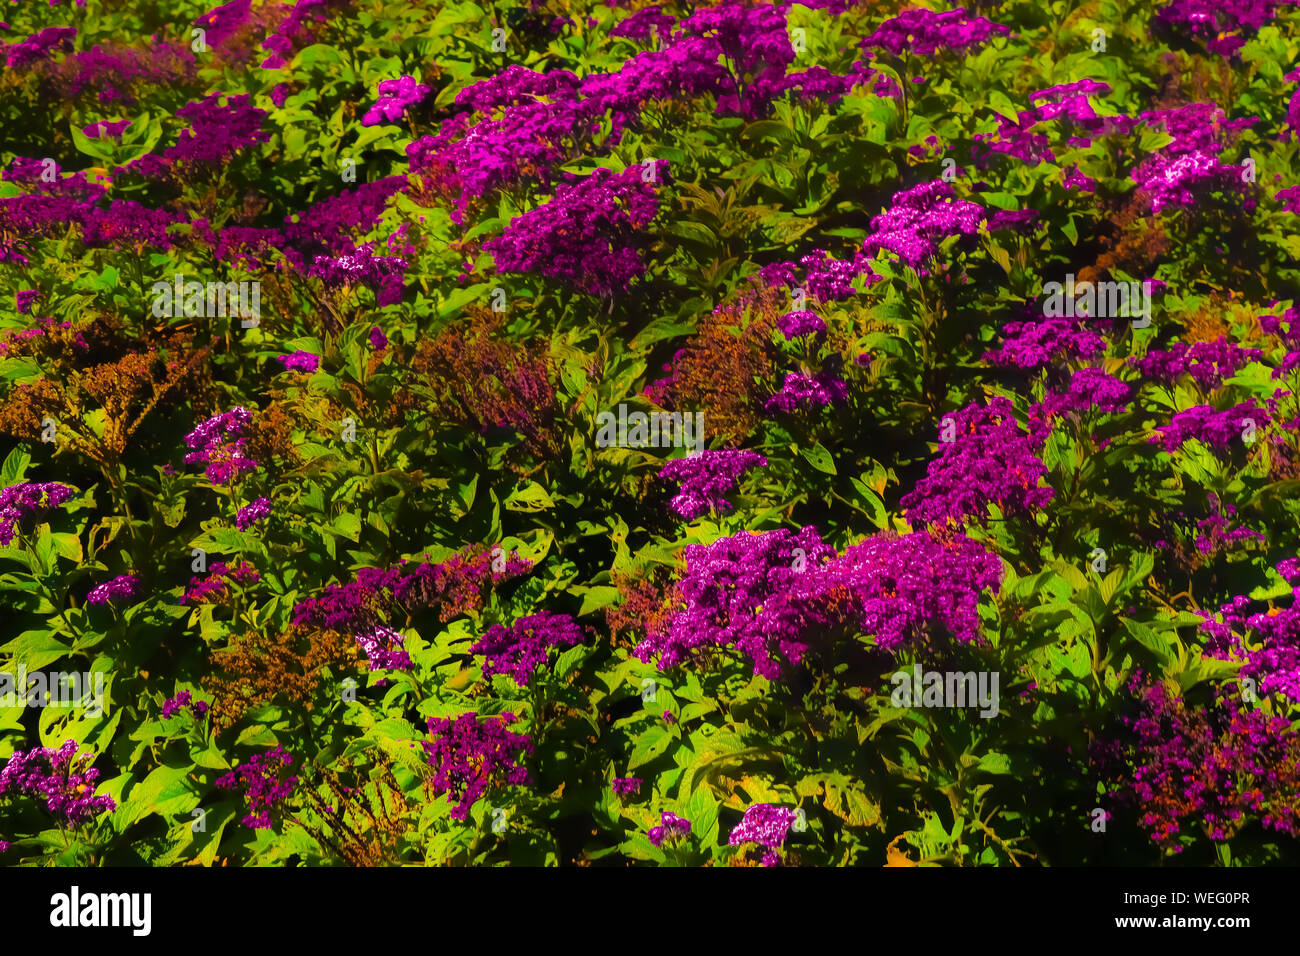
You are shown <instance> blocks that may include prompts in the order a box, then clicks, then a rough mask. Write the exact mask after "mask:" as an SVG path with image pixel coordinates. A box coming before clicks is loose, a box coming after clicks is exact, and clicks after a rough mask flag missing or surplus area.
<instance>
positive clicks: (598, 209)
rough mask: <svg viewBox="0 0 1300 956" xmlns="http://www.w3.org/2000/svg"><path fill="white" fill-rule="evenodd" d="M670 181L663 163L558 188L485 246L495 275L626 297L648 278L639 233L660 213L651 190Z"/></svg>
mask: <svg viewBox="0 0 1300 956" xmlns="http://www.w3.org/2000/svg"><path fill="white" fill-rule="evenodd" d="M651 167H653V169H654V175H653V176H649V175H648V171H649V170H650V168H651ZM667 177H668V163H667V161H666V160H656V161H654V163H653V164H647V165H646V166H644V167H643V166H629V167H628V168H627V169H625V170H624V171H623V172H621V173H612V172H610V171H609V170H608V169H605V168H604V167H601V168H599V169H597V170H596V171H595V172H593V173H592V174H591V175H589V176H586V177H584V178H582V179H579V180H578V181H577V182H575V183H573V184H571V185H570V184H564V185H561V186H559V187H558V188H557V189H556V191H555V197H554V198H553V199H552V200H551V201H550V202H549V203H546V204H545V205H542V206H539V207H537V208H536V209H533V210H530V211H529V212H526V213H524V214H523V215H522V216H518V217H516V218H515V219H513V220H511V222H510V225H508V226H507V227H506V231H505V233H504V234H503V235H501V236H498V237H496V238H495V239H489V240H488V241H487V242H485V243H484V244H483V248H484V249H485V250H486V251H488V252H490V253H492V254H493V256H495V258H496V267H497V270H498V271H499V272H523V273H537V274H539V275H543V276H547V277H548V278H553V279H560V280H562V281H565V282H568V283H570V284H572V285H573V286H574V287H575V288H577V289H578V290H579V291H581V292H587V293H590V294H592V295H602V296H611V295H614V294H616V293H620V292H624V291H626V290H627V288H628V285H629V284H630V283H631V282H632V280H633V279H636V278H638V277H639V276H641V275H644V273H645V263H644V262H643V261H642V259H641V254H640V251H639V250H638V246H639V244H640V238H639V234H640V233H641V232H642V231H643V230H644V229H645V228H646V227H647V226H649V225H650V222H651V220H652V219H654V217H655V213H656V211H657V209H658V201H657V198H656V197H657V194H656V189H655V184H656V183H658V182H663V181H666V179H667Z"/></svg>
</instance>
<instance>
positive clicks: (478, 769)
mask: <svg viewBox="0 0 1300 956" xmlns="http://www.w3.org/2000/svg"><path fill="white" fill-rule="evenodd" d="M515 719H516V718H515V715H514V714H513V713H511V712H510V711H506V712H505V713H503V714H501V715H500V716H499V717H487V718H484V719H481V720H480V719H479V715H478V714H476V713H473V712H470V713H465V714H461V715H460V716H459V717H457V718H455V719H454V720H453V719H451V718H439V717H431V718H429V721H428V728H429V733H430V734H432V735H433V738H434V739H433V741H432V742H429V741H422V743H423V746H424V751H425V755H426V757H427V759H428V762H429V766H431V767H433V770H434V775H433V781H432V783H433V792H434V796H441V795H442V794H444V793H445V794H447V795H448V797H449V799H451V800H453V801H455V803H456V806H454V807H452V810H451V818H452V819H453V820H464V819H466V818H467V817H468V816H469V811H470V809H471V808H472V807H473V806H474V804H475V803H476V802H477V801H478V799H479V798H480V797H482V796H483V795H484V794H485V793H487V791H488V787H489V786H490V785H492V784H494V783H495V784H501V783H504V784H522V783H527V782H528V781H529V780H530V779H531V778H530V777H529V774H528V769H527V768H526V767H524V766H523V765H521V764H519V763H518V760H519V758H520V757H521V756H522V755H523V754H525V753H528V754H532V753H534V752H535V751H536V748H535V747H534V745H533V742H532V740H530V739H529V737H528V735H527V734H516V733H514V732H513V731H510V730H507V729H506V728H507V726H508V725H510V724H513V723H514V722H515ZM494 778H495V779H494Z"/></svg>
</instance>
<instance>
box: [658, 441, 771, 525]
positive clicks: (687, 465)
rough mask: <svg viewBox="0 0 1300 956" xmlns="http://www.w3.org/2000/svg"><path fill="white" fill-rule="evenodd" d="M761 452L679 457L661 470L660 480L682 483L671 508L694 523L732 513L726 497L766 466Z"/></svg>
mask: <svg viewBox="0 0 1300 956" xmlns="http://www.w3.org/2000/svg"><path fill="white" fill-rule="evenodd" d="M766 465H767V459H766V458H764V457H763V456H762V455H760V454H759V453H758V452H754V451H748V450H745V449H737V448H723V449H718V450H712V449H705V450H704V451H702V452H700V453H699V454H698V455H691V456H689V457H686V458H676V459H674V460H672V461H670V462H668V463H667V464H666V465H664V466H663V467H662V468H660V469H659V477H660V478H664V479H666V480H669V481H677V482H679V483H680V490H679V491H678V493H677V494H676V495H674V496H673V500H672V502H671V507H672V509H673V511H674V512H676V513H677V515H678V517H680V518H683V519H685V520H687V521H694V520H695V519H696V518H698V517H700V516H701V515H705V514H708V513H709V512H710V511H715V512H718V513H719V514H721V513H722V512H726V511H730V510H731V502H729V501H727V499H726V495H728V494H730V493H731V492H732V491H734V490H735V488H736V482H737V481H738V480H739V479H740V477H741V476H742V475H744V474H745V473H746V472H747V471H749V470H751V469H753V468H760V467H766Z"/></svg>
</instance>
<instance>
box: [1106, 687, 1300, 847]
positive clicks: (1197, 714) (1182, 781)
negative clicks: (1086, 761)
mask: <svg viewBox="0 0 1300 956" xmlns="http://www.w3.org/2000/svg"><path fill="white" fill-rule="evenodd" d="M1140 683H1141V681H1140V677H1139V676H1137V675H1135V677H1134V679H1133V680H1132V681H1131V682H1130V691H1131V692H1132V693H1134V694H1135V696H1137V698H1138V706H1139V711H1138V714H1137V715H1136V716H1133V717H1124V718H1123V724H1124V728H1125V731H1124V733H1123V735H1122V736H1121V737H1120V738H1118V739H1116V740H1114V741H1109V742H1107V747H1105V748H1098V750H1096V751H1094V752H1095V753H1100V754H1101V755H1102V761H1101V762H1113V761H1115V758H1119V763H1120V765H1121V766H1122V772H1121V774H1120V775H1119V781H1118V782H1119V784H1120V788H1119V790H1118V791H1112V795H1113V796H1117V797H1119V798H1120V799H1123V800H1127V801H1131V802H1136V804H1137V806H1138V807H1139V809H1140V816H1139V819H1138V823H1139V824H1140V825H1141V826H1142V827H1143V828H1144V829H1146V830H1147V831H1148V832H1150V834H1151V839H1152V840H1154V841H1155V842H1156V843H1157V844H1160V845H1162V846H1166V847H1168V848H1169V850H1170V851H1171V852H1173V853H1179V852H1181V851H1182V847H1181V846H1178V845H1176V844H1174V840H1175V839H1176V838H1177V837H1178V836H1179V835H1180V834H1181V833H1182V832H1183V831H1182V827H1183V825H1184V824H1190V825H1192V826H1194V827H1195V828H1196V829H1198V830H1199V829H1200V828H1202V827H1204V828H1205V832H1206V833H1208V835H1209V836H1210V838H1211V839H1214V840H1223V839H1226V838H1228V837H1229V836H1230V835H1231V834H1232V833H1233V832H1235V831H1236V830H1237V829H1239V828H1240V827H1241V826H1242V825H1243V824H1244V823H1245V822H1246V821H1247V819H1248V815H1250V816H1257V817H1258V819H1259V821H1260V823H1261V824H1262V825H1263V826H1264V827H1265V828H1267V829H1270V830H1273V831H1275V832H1279V833H1285V834H1288V835H1290V836H1293V837H1294V836H1296V835H1300V810H1298V809H1297V807H1296V801H1295V793H1296V789H1297V786H1300V735H1297V734H1296V733H1295V732H1294V731H1293V730H1292V729H1291V724H1290V721H1288V720H1287V719H1286V718H1285V717H1279V716H1270V715H1269V714H1267V713H1265V712H1264V711H1262V710H1247V709H1245V708H1244V707H1243V706H1242V704H1241V702H1240V701H1239V700H1238V699H1237V698H1236V696H1235V695H1234V694H1232V693H1231V692H1222V693H1221V694H1220V696H1219V698H1218V699H1217V701H1216V702H1215V706H1213V707H1211V708H1209V709H1206V710H1200V709H1193V708H1190V707H1188V706H1187V705H1186V703H1185V701H1184V700H1183V699H1182V698H1181V697H1178V696H1176V695H1174V694H1173V693H1172V692H1171V691H1170V690H1169V689H1168V688H1166V687H1165V686H1164V684H1162V683H1158V682H1157V683H1152V684H1150V685H1148V686H1146V687H1141V686H1140ZM1107 749H1108V750H1109V751H1110V753H1109V754H1107V753H1106V750H1107ZM1108 758H1109V759H1108Z"/></svg>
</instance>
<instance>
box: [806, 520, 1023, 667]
mask: <svg viewBox="0 0 1300 956" xmlns="http://www.w3.org/2000/svg"><path fill="white" fill-rule="evenodd" d="M1001 581H1002V562H1001V561H1000V560H999V558H998V557H997V555H995V554H993V553H992V552H989V551H986V550H985V549H984V547H983V546H982V545H980V544H979V543H977V542H975V541H972V540H971V539H969V538H967V537H965V536H963V535H947V536H943V537H940V536H938V535H933V534H930V533H928V532H924V531H914V532H912V533H910V534H906V535H902V536H901V537H898V536H894V535H891V534H880V535H876V536H874V537H871V538H868V539H867V540H865V541H862V542H860V543H858V544H855V545H850V546H849V547H848V548H846V549H845V550H844V553H843V554H842V555H840V556H839V557H837V558H833V559H831V560H830V561H828V562H826V564H825V565H824V566H823V567H820V568H818V569H817V570H816V571H815V573H813V574H811V575H809V576H808V577H807V578H806V579H805V580H804V581H803V582H801V583H802V584H803V590H804V592H805V593H806V594H808V595H809V596H810V597H811V598H814V599H815V601H816V603H817V604H820V605H822V608H821V613H820V615H819V616H820V617H821V619H822V620H824V621H825V620H832V619H833V618H832V615H831V611H829V610H827V608H831V609H834V612H836V613H839V614H847V620H848V621H849V622H851V623H852V625H853V626H854V627H855V628H856V629H857V630H859V631H860V632H861V633H863V634H870V635H874V636H875V639H876V646H877V647H879V648H881V649H882V650H886V651H890V652H893V651H896V650H898V649H900V648H902V647H905V646H910V645H913V644H915V643H916V642H918V641H920V640H922V639H923V638H924V637H925V636H926V635H927V634H931V633H936V632H937V633H940V634H948V635H951V636H952V637H953V638H954V639H956V640H957V641H958V642H959V643H962V644H974V643H977V642H978V641H979V639H980V633H979V632H980V623H979V611H978V608H979V599H980V595H981V594H982V593H983V592H984V591H986V590H996V589H997V587H998V586H999V585H1000V584H1001Z"/></svg>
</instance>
